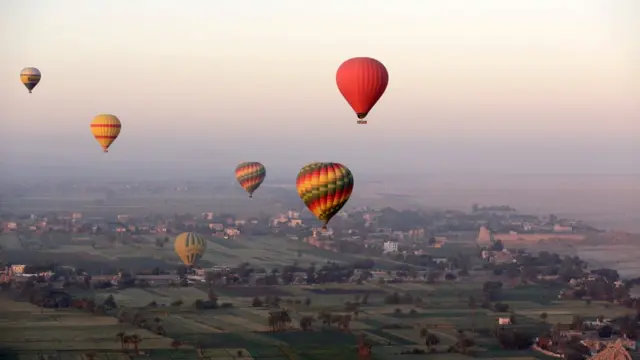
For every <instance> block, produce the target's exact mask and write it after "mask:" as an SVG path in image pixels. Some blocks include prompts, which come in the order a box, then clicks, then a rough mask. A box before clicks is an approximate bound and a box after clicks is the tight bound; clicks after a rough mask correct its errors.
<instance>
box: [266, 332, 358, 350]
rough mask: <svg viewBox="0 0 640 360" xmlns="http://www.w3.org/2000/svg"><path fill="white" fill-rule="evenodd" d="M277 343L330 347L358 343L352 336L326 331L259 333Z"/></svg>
mask: <svg viewBox="0 0 640 360" xmlns="http://www.w3.org/2000/svg"><path fill="white" fill-rule="evenodd" d="M261 334H263V335H266V336H268V337H270V338H273V339H276V340H278V341H282V342H285V343H287V344H290V345H292V346H305V345H307V346H318V345H320V344H331V346H339V345H353V346H356V344H357V343H358V341H357V339H356V337H355V336H354V335H352V334H348V333H344V332H341V331H337V330H333V329H326V330H319V331H305V332H302V331H295V332H293V331H284V332H265V333H261Z"/></svg>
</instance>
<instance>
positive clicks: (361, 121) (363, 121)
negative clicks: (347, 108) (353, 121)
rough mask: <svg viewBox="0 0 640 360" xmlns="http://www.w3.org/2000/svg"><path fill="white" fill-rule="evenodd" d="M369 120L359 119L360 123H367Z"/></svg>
mask: <svg viewBox="0 0 640 360" xmlns="http://www.w3.org/2000/svg"><path fill="white" fill-rule="evenodd" d="M366 123H367V120H358V124H366Z"/></svg>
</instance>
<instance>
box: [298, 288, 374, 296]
mask: <svg viewBox="0 0 640 360" xmlns="http://www.w3.org/2000/svg"><path fill="white" fill-rule="evenodd" d="M305 291H308V292H310V293H313V294H316V295H356V294H362V295H364V294H385V292H384V291H383V290H378V289H342V288H325V289H310V288H307V289H305Z"/></svg>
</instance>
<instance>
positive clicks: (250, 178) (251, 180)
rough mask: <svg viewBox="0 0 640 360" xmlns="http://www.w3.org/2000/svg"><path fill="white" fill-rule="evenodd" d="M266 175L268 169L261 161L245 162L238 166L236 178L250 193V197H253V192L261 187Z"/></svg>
mask: <svg viewBox="0 0 640 360" xmlns="http://www.w3.org/2000/svg"><path fill="white" fill-rule="evenodd" d="M266 176H267V169H265V167H264V165H262V164H260V163H259V162H255V161H252V162H243V163H241V164H239V165H238V166H236V179H237V180H238V182H239V183H240V186H242V188H243V189H244V190H245V191H246V192H248V193H249V197H253V192H254V191H256V189H258V187H260V184H262V182H263V181H264V178H265V177H266Z"/></svg>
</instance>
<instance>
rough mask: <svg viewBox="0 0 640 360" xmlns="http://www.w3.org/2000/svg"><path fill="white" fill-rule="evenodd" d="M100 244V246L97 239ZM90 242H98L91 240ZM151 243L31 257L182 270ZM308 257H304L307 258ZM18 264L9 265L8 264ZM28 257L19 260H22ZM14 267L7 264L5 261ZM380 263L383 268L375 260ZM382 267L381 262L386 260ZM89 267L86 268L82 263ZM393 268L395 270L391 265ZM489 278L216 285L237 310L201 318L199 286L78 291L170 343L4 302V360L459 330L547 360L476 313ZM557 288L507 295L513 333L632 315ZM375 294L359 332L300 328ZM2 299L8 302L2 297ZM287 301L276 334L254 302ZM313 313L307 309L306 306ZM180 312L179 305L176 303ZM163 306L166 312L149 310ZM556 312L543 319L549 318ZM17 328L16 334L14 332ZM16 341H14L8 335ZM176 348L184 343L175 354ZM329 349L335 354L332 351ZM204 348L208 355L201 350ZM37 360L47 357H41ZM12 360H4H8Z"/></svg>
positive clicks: (406, 341)
mask: <svg viewBox="0 0 640 360" xmlns="http://www.w3.org/2000/svg"><path fill="white" fill-rule="evenodd" d="M98 240H99V239H98ZM89 241H91V240H89ZM154 242H155V239H154V237H152V236H148V237H147V238H146V242H145V243H141V244H136V245H135V246H133V245H123V244H121V243H116V244H115V246H102V245H103V244H100V246H98V247H97V248H94V247H93V246H91V245H90V244H88V243H85V244H76V245H63V246H60V247H58V248H55V249H46V250H42V251H35V252H32V254H31V255H33V254H38V256H42V257H43V258H45V259H48V260H52V261H59V260H58V258H56V256H67V255H68V254H74V256H77V257H81V258H83V259H85V260H86V263H87V266H94V268H95V267H101V266H111V267H117V268H123V269H129V270H132V271H134V272H135V270H136V269H137V268H136V266H140V267H141V268H147V269H148V268H149V264H159V265H157V266H162V265H161V264H176V263H177V256H176V255H175V254H174V253H173V250H172V249H171V247H168V248H156V247H155V245H154ZM0 243H1V245H2V249H3V252H2V256H5V255H6V253H7V252H8V253H9V254H10V256H16V254H18V256H19V255H20V252H21V251H22V252H23V253H24V250H21V249H22V244H21V242H20V239H18V237H17V236H16V235H15V234H5V235H2V236H1V237H0ZM207 245H208V250H207V253H206V254H205V256H204V260H205V261H208V262H209V263H212V264H218V265H228V266H233V265H237V264H239V263H241V262H249V263H251V264H252V265H253V266H257V267H264V268H266V269H267V270H268V269H270V268H272V267H274V266H282V265H288V264H292V263H294V262H297V263H298V264H300V265H303V266H305V265H310V264H312V263H314V264H317V265H321V264H323V263H325V262H326V261H327V260H333V261H353V260H355V259H358V258H359V257H358V256H352V255H347V254H336V253H332V252H327V251H322V250H319V249H315V248H312V247H310V246H308V245H306V244H303V243H300V242H298V241H292V240H288V239H285V238H280V237H271V236H268V237H267V236H265V237H255V238H251V239H245V238H240V239H235V240H231V239H219V238H216V239H213V238H209V239H208V243H207ZM459 249H460V247H458V246H451V248H449V249H445V250H441V249H440V250H438V251H441V252H442V254H441V255H443V256H447V255H446V254H449V253H450V254H454V253H455V252H456V251H458V250H459ZM299 254H300V255H301V256H299ZM6 256H9V255H6ZM18 259H19V257H18ZM5 260H6V259H5ZM376 262H377V261H376ZM381 263H382V262H381ZM83 266H84V264H83ZM383 266H384V265H383ZM486 280H487V277H486V275H483V274H482V273H478V274H475V273H474V274H472V276H470V277H469V278H467V279H464V280H461V281H455V282H437V283H435V284H426V283H424V282H405V283H399V284H378V283H377V282H371V283H367V284H363V285H353V284H331V285H295V286H294V285H291V286H269V287H265V286H229V287H216V288H215V289H214V290H215V292H216V294H217V295H218V296H219V302H220V303H222V302H228V303H231V304H232V305H233V306H232V307H230V308H219V309H214V310H197V309H196V308H195V307H194V306H193V304H194V302H196V300H206V299H207V295H208V294H207V292H208V291H207V289H206V288H203V287H201V286H200V285H197V286H192V287H188V288H170V287H167V286H153V287H148V288H129V289H125V290H116V289H108V290H99V291H91V290H83V291H79V290H77V291H71V293H72V295H74V296H76V297H91V298H94V299H95V300H96V301H97V302H101V301H103V300H104V299H106V298H107V297H108V296H109V295H112V296H113V297H114V299H115V301H116V303H117V304H118V305H119V306H120V307H122V308H125V309H133V311H135V313H136V314H137V316H141V317H142V318H143V319H144V320H145V322H147V323H155V324H158V325H160V326H162V327H163V329H164V330H165V331H166V333H165V334H164V336H160V335H157V334H155V333H154V332H151V331H148V330H144V329H141V328H139V327H134V326H133V325H129V324H127V323H120V322H118V320H117V319H116V315H117V314H118V313H119V312H120V311H121V310H113V311H111V312H109V315H110V316H95V315H90V314H86V313H84V312H80V311H78V310H59V311H53V310H47V309H44V310H41V309H39V308H37V307H35V306H33V305H31V304H29V303H25V302H15V301H12V300H7V299H2V300H1V301H0V329H2V330H3V336H1V337H0V358H2V356H3V355H4V354H3V353H2V352H1V351H2V349H3V348H4V349H10V350H11V351H13V354H19V357H15V358H16V359H34V360H35V359H37V358H38V357H37V354H36V353H37V352H40V353H43V352H45V353H47V354H49V353H50V354H53V353H55V354H56V355H57V359H64V360H67V359H68V360H76V359H78V360H81V359H82V360H84V359H86V358H87V357H86V356H85V355H86V354H88V353H90V352H97V353H98V357H96V359H100V360H111V359H117V360H127V359H131V358H132V356H133V354H132V353H131V351H129V352H128V353H126V354H125V351H123V349H122V345H121V343H120V340H119V339H118V338H117V336H116V334H118V333H121V332H122V333H126V334H129V335H137V336H138V337H140V338H141V339H142V342H141V343H140V344H139V348H140V351H141V352H143V353H145V354H147V355H149V356H150V357H151V358H153V359H156V358H158V359H247V360H248V359H267V358H268V359H275V360H277V359H299V360H312V359H318V360H320V359H322V360H324V359H329V358H333V359H345V360H349V359H354V360H355V359H356V353H355V350H354V349H355V346H356V344H357V337H358V336H359V335H361V334H364V335H365V336H366V337H367V338H369V339H370V340H371V341H373V342H374V343H375V345H374V354H375V359H379V360H382V359H398V358H401V357H402V358H406V356H403V355H400V353H401V352H402V351H406V350H411V349H414V348H417V349H425V348H426V347H425V346H424V339H422V338H420V329H421V328H423V327H426V328H428V329H429V331H430V332H432V333H433V334H435V335H436V336H438V337H439V338H440V341H441V342H440V344H439V345H438V346H437V347H436V348H437V349H438V350H439V351H445V350H446V349H447V348H448V347H449V346H451V345H453V344H454V343H456V342H457V340H458V337H459V333H458V330H463V332H464V334H465V335H466V336H468V337H472V338H473V339H474V340H475V341H476V346H475V347H474V349H473V350H474V351H475V352H476V356H477V357H482V358H502V359H511V358H514V359H515V358H519V359H522V360H525V359H531V358H539V354H536V353H532V352H530V351H521V352H515V353H514V352H510V351H504V350H502V349H501V348H500V346H499V345H498V344H497V341H496V339H495V338H493V337H492V336H490V333H491V332H492V331H493V329H495V327H496V324H497V318H498V317H499V316H509V314H499V313H495V312H493V311H490V310H486V309H469V307H468V297H469V296H474V297H475V298H477V299H479V298H480V297H481V293H480V289H481V286H482V282H483V281H486ZM558 291H559V289H557V288H541V287H536V286H529V287H516V288H505V289H503V294H502V296H503V302H505V303H507V304H509V306H510V307H511V309H512V311H513V314H514V315H515V318H516V324H515V325H513V327H517V328H522V329H528V330H531V331H536V332H540V331H542V329H545V328H547V327H549V326H550V324H554V323H557V322H561V323H568V322H570V321H571V320H572V318H573V316H574V314H579V315H581V316H583V317H585V318H595V317H597V316H599V315H604V314H606V316H607V317H613V316H617V315H622V314H625V313H626V312H627V310H625V309H622V308H620V307H615V306H611V307H610V308H606V307H605V304H603V303H600V302H595V301H594V302H592V303H591V304H590V305H587V304H586V303H585V302H583V301H558V300H557V294H558ZM392 293H398V294H401V295H404V294H410V295H411V296H412V297H413V298H414V299H416V298H420V300H421V302H420V303H416V304H401V305H400V304H386V303H385V298H386V297H387V296H388V295H390V294H392ZM365 294H366V295H367V297H368V302H367V304H366V305H362V306H361V309H360V311H359V312H358V314H357V317H356V314H351V315H352V316H353V319H352V321H351V323H350V326H349V328H350V330H351V331H350V333H348V332H344V331H340V330H338V329H337V327H336V326H335V325H333V326H323V325H322V324H321V322H320V321H316V322H315V323H314V324H313V325H312V329H311V330H310V331H301V329H300V320H301V319H302V318H303V317H306V316H314V317H317V315H318V314H319V313H320V312H331V313H332V314H333V315H344V314H347V313H346V312H345V303H347V302H355V301H357V300H358V299H362V297H363V296H364V295H365ZM0 295H1V294H0ZM267 295H269V296H278V297H280V298H281V299H282V303H281V306H282V307H284V308H286V309H287V310H288V311H289V314H290V317H291V318H292V323H291V324H290V326H289V328H288V329H287V330H286V331H282V332H275V333H273V332H269V323H268V317H269V309H267V308H260V307H252V306H251V304H252V300H253V298H254V297H256V296H259V297H260V298H264V297H265V296H267ZM307 298H308V299H309V300H310V303H309V304H308V305H307V304H305V300H306V299H307ZM178 301H180V302H181V304H180V305H177V304H176V302H178ZM152 302H155V304H156V305H157V307H150V306H149V304H151V303H152ZM543 312H545V313H546V314H547V318H546V320H545V321H543V320H542V319H541V317H540V315H541V314H542V313H543ZM5 329H9V331H4V330H5ZM5 333H7V335H6V336H4V334H5ZM174 341H179V342H181V343H182V346H180V347H179V348H177V349H174V348H172V346H171V344H172V342H174ZM327 344H330V346H327ZM198 347H202V348H203V349H202V351H199V350H198V349H197V348H198ZM36 350H37V351H36ZM437 356H438V358H444V359H452V360H456V359H461V358H466V359H468V358H469V357H465V356H463V355H457V354H447V353H445V354H438V355H437ZM3 359H4V358H3Z"/></svg>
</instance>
